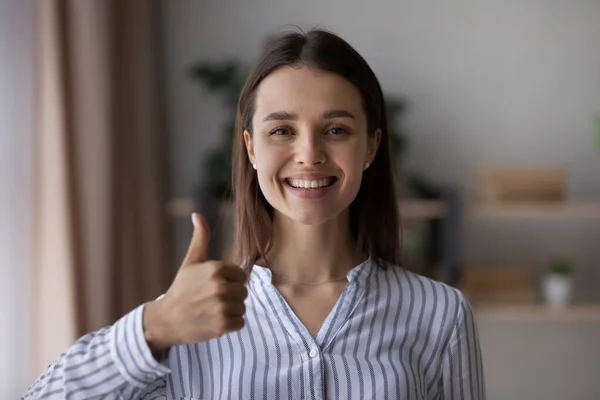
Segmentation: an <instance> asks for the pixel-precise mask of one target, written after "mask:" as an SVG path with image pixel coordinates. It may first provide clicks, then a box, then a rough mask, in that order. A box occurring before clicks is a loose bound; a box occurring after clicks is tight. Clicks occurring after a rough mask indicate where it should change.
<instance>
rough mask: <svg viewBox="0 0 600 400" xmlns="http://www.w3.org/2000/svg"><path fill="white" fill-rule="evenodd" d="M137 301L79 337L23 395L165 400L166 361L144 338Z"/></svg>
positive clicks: (53, 399)
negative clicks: (124, 312)
mask: <svg viewBox="0 0 600 400" xmlns="http://www.w3.org/2000/svg"><path fill="white" fill-rule="evenodd" d="M144 307H145V305H141V306H139V307H138V308H136V309H134V310H133V311H132V312H130V313H129V314H127V315H125V316H124V317H123V318H121V319H120V320H119V321H117V322H116V323H115V324H114V325H112V326H109V327H105V328H103V329H101V330H99V331H96V332H93V333H89V334H87V335H85V336H83V337H81V338H80V339H79V340H78V341H77V342H76V343H75V344H74V345H73V346H71V348H69V349H68V350H67V351H66V352H65V353H63V354H62V355H61V356H60V357H59V358H58V359H57V360H56V361H54V362H53V363H52V364H50V366H49V367H48V368H47V369H46V371H45V372H44V373H43V374H42V375H41V376H40V377H39V378H38V380H37V381H36V382H35V383H34V384H33V385H32V386H31V387H30V388H29V389H28V390H27V392H26V393H25V394H24V395H23V397H22V400H30V399H31V400H33V399H49V400H58V399H61V400H62V399H70V400H75V399H99V398H102V399H106V400H110V399H115V400H117V399H119V400H121V399H140V400H141V399H144V400H156V399H166V384H165V378H164V377H165V376H166V375H167V374H169V373H170V372H171V370H170V369H169V367H168V360H166V359H165V360H164V361H162V362H158V361H157V360H155V359H154V357H153V356H152V352H151V351H150V348H149V347H148V344H147V342H146V339H145V337H144V332H143V326H142V315H143V312H144Z"/></svg>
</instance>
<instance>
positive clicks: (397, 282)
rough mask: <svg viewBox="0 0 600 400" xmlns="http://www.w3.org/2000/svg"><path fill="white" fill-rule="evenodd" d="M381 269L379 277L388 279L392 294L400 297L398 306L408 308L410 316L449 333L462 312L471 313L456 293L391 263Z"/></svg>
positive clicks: (462, 298) (445, 286) (460, 294)
mask: <svg viewBox="0 0 600 400" xmlns="http://www.w3.org/2000/svg"><path fill="white" fill-rule="evenodd" d="M382 267H383V268H380V269H379V272H378V274H383V275H384V276H385V277H386V278H388V280H389V281H390V282H391V283H392V286H391V288H392V291H396V292H397V293H398V295H399V296H400V301H401V303H400V304H402V307H409V310H410V311H411V313H413V314H417V315H419V316H420V317H421V318H423V319H430V320H433V321H435V324H436V325H438V326H440V327H442V326H443V327H445V328H448V329H451V327H452V326H453V325H455V324H456V323H457V321H458V319H460V318H461V316H462V315H463V313H464V311H465V309H467V310H469V311H470V306H469V303H468V301H467V299H466V298H465V297H464V295H463V293H462V292H461V291H460V290H459V289H457V288H454V287H452V286H450V285H447V284H445V283H443V282H440V281H436V280H434V279H430V278H427V277H425V276H422V275H419V274H416V273H414V272H410V271H408V270H406V269H404V268H402V267H400V266H397V265H394V264H391V263H385V265H383V266H382Z"/></svg>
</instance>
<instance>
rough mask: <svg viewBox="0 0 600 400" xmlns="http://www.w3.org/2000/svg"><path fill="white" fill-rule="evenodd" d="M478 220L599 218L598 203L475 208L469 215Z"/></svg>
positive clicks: (599, 204) (599, 208)
mask: <svg viewBox="0 0 600 400" xmlns="http://www.w3.org/2000/svg"><path fill="white" fill-rule="evenodd" d="M470 214H471V215H472V216H474V217H479V218H506V219H514V218H534V219H535V218H538V219H539V218H600V202H596V203H556V204H545V203H540V204H535V203H534V204H507V205H500V206H477V207H476V208H475V209H474V210H473V211H472V212H471V213H470Z"/></svg>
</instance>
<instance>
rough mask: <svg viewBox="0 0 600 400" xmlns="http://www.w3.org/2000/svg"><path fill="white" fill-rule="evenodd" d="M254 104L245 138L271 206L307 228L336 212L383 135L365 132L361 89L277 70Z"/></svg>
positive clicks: (319, 75)
mask: <svg viewBox="0 0 600 400" xmlns="http://www.w3.org/2000/svg"><path fill="white" fill-rule="evenodd" d="M255 101H256V104H255V106H256V107H255V110H256V111H255V113H254V117H253V119H252V129H253V133H252V135H250V134H249V133H248V132H244V139H245V142H246V148H247V150H248V156H249V157H250V161H251V162H252V163H253V164H256V169H257V174H258V182H259V185H260V188H261V190H262V193H263V195H264V196H265V198H266V199H267V201H268V202H269V204H271V206H273V208H274V209H275V210H277V211H278V212H280V213H281V214H283V215H285V216H287V217H289V218H291V219H292V220H295V221H297V222H300V223H302V224H307V225H320V224H323V223H325V222H327V221H329V220H330V219H332V218H334V217H336V216H338V215H340V213H342V212H343V211H344V210H346V209H347V208H348V206H349V205H350V203H352V201H353V200H354V198H355V197H356V195H357V193H358V190H359V188H360V184H361V180H362V174H363V171H364V169H365V167H366V164H367V163H371V162H372V161H373V159H374V157H375V152H376V151H377V147H378V145H379V140H380V137H381V133H380V131H377V132H376V134H375V135H373V136H371V137H369V136H368V135H367V118H366V115H365V112H364V110H363V106H362V99H361V96H360V92H359V91H358V89H357V88H356V87H355V86H354V85H353V84H351V83H350V82H349V81H347V80H346V79H344V78H343V77H341V76H339V75H336V74H333V73H329V72H326V71H322V70H318V69H314V68H308V67H301V68H292V67H282V68H279V69H278V70H276V71H274V72H273V73H271V74H270V75H269V76H267V77H266V78H265V79H264V80H263V81H262V82H261V84H260V85H259V87H258V89H257V93H256V100H255Z"/></svg>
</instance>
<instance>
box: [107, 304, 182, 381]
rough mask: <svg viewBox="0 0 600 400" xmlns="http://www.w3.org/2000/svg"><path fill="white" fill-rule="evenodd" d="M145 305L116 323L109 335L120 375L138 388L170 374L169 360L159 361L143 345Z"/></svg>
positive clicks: (145, 343)
mask: <svg viewBox="0 0 600 400" xmlns="http://www.w3.org/2000/svg"><path fill="white" fill-rule="evenodd" d="M144 308H145V304H143V305H141V306H139V307H137V308H136V309H134V310H133V311H132V312H130V313H128V314H127V315H125V316H124V317H123V318H121V319H120V320H118V321H117V322H116V323H115V324H114V325H113V326H112V327H111V332H110V333H109V344H110V351H111V355H112V358H113V360H114V362H115V365H116V367H117V369H118V370H119V372H120V373H121V375H122V376H123V377H124V378H125V379H126V380H127V381H128V382H130V383H131V384H133V385H135V386H137V387H146V386H148V385H149V384H150V383H152V382H153V381H155V380H156V379H157V378H159V377H161V376H164V375H166V374H170V373H171V369H170V368H169V367H168V359H165V360H164V361H162V362H158V361H157V360H156V359H155V358H154V357H153V355H152V351H151V350H150V347H149V346H148V343H147V342H146V338H145V336H144V329H143V321H142V317H143V313H144Z"/></svg>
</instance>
